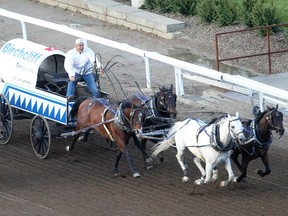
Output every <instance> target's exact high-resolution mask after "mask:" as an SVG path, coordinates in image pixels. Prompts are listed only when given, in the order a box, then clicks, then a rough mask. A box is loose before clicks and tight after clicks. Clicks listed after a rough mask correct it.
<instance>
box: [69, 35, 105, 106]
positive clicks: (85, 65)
mask: <svg viewBox="0 0 288 216" xmlns="http://www.w3.org/2000/svg"><path fill="white" fill-rule="evenodd" d="M94 65H95V66H96V67H97V69H98V70H99V72H100V74H101V73H103V70H102V65H101V63H100V62H99V61H98V59H97V57H96V56H95V54H94V52H93V50H91V49H90V48H89V47H88V46H87V42H86V40H84V39H77V40H76V41H75V47H74V48H73V49H71V50H69V51H68V52H67V53H66V57H65V61H64V67H65V70H66V72H67V73H68V76H69V82H68V87H67V94H66V97H67V98H68V100H71V99H73V98H74V94H75V91H76V85H77V82H78V80H79V79H80V78H81V76H82V78H83V80H84V81H85V83H86V85H87V87H88V89H89V91H90V92H91V94H92V96H93V97H98V88H97V85H96V82H95V79H94V76H93V74H92V72H93V66H94Z"/></svg>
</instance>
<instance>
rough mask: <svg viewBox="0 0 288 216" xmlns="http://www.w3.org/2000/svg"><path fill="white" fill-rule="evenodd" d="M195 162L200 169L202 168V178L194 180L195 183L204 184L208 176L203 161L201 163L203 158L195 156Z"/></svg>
mask: <svg viewBox="0 0 288 216" xmlns="http://www.w3.org/2000/svg"><path fill="white" fill-rule="evenodd" d="M193 161H194V163H195V164H196V166H197V167H198V169H199V170H200V172H201V178H200V179H197V180H195V181H194V183H195V184H197V185H203V184H204V179H205V178H206V171H205V169H204V168H203V166H202V163H201V159H200V158H198V157H195V158H194V159H193Z"/></svg>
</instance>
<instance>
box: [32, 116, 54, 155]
mask: <svg viewBox="0 0 288 216" xmlns="http://www.w3.org/2000/svg"><path fill="white" fill-rule="evenodd" d="M30 140H31V144H32V148H33V151H34V153H35V154H36V155H37V157H39V158H40V159H44V158H46V157H47V155H48V153H49V150H50V144H51V133H50V128H49V124H48V121H47V120H46V119H45V118H44V117H43V116H41V115H36V116H35V117H34V118H33V119H32V122H31V126H30Z"/></svg>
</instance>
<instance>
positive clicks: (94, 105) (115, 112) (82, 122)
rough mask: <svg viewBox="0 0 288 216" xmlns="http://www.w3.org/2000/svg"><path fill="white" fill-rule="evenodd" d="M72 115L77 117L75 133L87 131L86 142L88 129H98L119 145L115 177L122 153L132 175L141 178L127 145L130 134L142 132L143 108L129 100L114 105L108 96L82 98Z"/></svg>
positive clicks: (78, 134) (131, 135) (76, 103)
mask: <svg viewBox="0 0 288 216" xmlns="http://www.w3.org/2000/svg"><path fill="white" fill-rule="evenodd" d="M70 116H71V118H75V116H77V124H76V132H77V131H78V132H83V133H84V138H83V139H84V141H86V139H87V137H88V134H89V131H90V130H95V131H96V132H97V133H98V134H99V135H101V136H102V137H103V138H105V139H109V140H111V141H113V142H114V143H115V144H116V146H117V154H116V161H115V163H114V170H113V173H114V175H115V176H117V175H118V164H119V161H120V158H121V155H122V153H123V154H124V155H125V157H126V159H127V162H128V164H129V166H130V169H131V172H132V175H133V177H140V174H139V173H138V172H137V171H136V170H135V168H134V165H133V160H132V157H131V156H130V154H129V152H128V150H127V148H126V145H127V144H128V142H129V139H130V138H131V137H133V136H135V137H136V135H137V134H138V133H140V132H141V131H142V122H143V121H144V117H145V116H144V114H143V113H142V108H139V107H138V106H136V105H134V104H131V103H129V102H121V103H116V104H111V103H110V102H108V101H107V100H106V99H100V98H87V97H79V98H78V99H77V100H76V101H75V104H74V105H73V107H72V110H71V112H70ZM80 134H81V133H77V134H76V135H75V137H74V140H73V142H72V144H71V145H70V146H66V150H67V151H72V150H73V148H74V145H75V142H76V141H77V139H78V138H79V137H80Z"/></svg>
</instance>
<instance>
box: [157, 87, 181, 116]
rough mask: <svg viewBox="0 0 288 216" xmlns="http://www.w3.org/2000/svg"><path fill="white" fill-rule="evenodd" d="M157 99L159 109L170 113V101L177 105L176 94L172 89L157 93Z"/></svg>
mask: <svg viewBox="0 0 288 216" xmlns="http://www.w3.org/2000/svg"><path fill="white" fill-rule="evenodd" d="M157 98H158V99H157V100H159V104H160V107H157V110H158V111H160V112H163V113H170V111H169V106H168V102H169V101H170V103H172V105H173V106H174V107H176V95H175V93H174V92H172V91H171V90H168V91H161V92H159V95H157Z"/></svg>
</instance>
